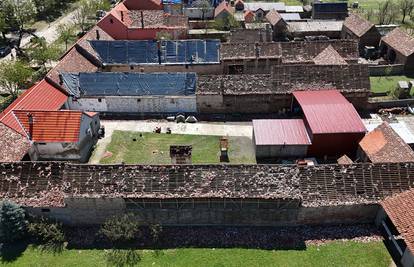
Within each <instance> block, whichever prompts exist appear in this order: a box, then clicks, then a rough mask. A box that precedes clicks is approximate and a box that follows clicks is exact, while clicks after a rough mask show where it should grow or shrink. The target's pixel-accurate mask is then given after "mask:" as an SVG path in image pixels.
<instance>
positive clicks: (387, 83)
mask: <svg viewBox="0 0 414 267" xmlns="http://www.w3.org/2000/svg"><path fill="white" fill-rule="evenodd" d="M370 80H371V91H372V92H374V93H387V92H389V91H391V90H392V89H394V88H396V86H397V82H398V81H410V80H414V77H407V76H404V75H403V76H386V77H384V76H382V77H370ZM412 93H413V92H411V94H412Z"/></svg>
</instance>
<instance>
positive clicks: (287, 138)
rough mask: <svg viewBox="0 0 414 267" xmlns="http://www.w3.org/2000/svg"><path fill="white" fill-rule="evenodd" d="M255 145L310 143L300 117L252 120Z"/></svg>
mask: <svg viewBox="0 0 414 267" xmlns="http://www.w3.org/2000/svg"><path fill="white" fill-rule="evenodd" d="M253 132H254V139H255V144H256V145H310V144H311V141H310V138H309V135H308V132H307V130H306V127H305V123H304V122H303V120H302V119H283V120H253Z"/></svg>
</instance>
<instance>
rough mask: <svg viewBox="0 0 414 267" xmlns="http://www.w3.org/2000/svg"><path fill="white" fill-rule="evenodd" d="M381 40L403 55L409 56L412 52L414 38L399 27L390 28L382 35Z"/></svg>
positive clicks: (413, 51) (413, 49) (413, 50)
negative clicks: (389, 30)
mask: <svg viewBox="0 0 414 267" xmlns="http://www.w3.org/2000/svg"><path fill="white" fill-rule="evenodd" d="M381 41H382V42H384V43H386V44H387V45H389V46H390V47H392V48H393V49H394V50H395V51H397V52H399V53H401V54H403V55H404V56H410V55H412V54H413V53H414V38H413V37H412V36H410V35H408V33H406V32H405V31H403V30H401V29H400V28H395V29H394V30H392V31H391V32H390V33H388V34H387V35H386V36H384V37H382V39H381Z"/></svg>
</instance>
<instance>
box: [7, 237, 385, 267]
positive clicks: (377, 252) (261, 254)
mask: <svg viewBox="0 0 414 267" xmlns="http://www.w3.org/2000/svg"><path fill="white" fill-rule="evenodd" d="M140 253H141V262H140V263H139V264H138V266H151V267H157V266H180V267H185V266H188V267H192V266H198V267H202V266H206V267H207V266H208V267H211V266H217V267H218V266H220V267H225V266H226V267H227V266H235V267H236V266H237V267H238V266H249V267H250V266H365V267H369V266H373V267H374V266H375V267H382V266H383V267H388V266H389V265H390V263H391V258H390V256H389V254H388V252H387V250H386V248H385V246H384V245H383V243H382V242H371V243H356V242H353V241H347V242H333V243H329V244H325V245H320V246H315V245H311V246H308V247H307V248H306V249H305V250H258V249H238V248H235V249H214V248H213V249H192V248H189V249H187V248H186V249H168V250H156V251H153V250H144V251H140ZM0 264H1V265H0V266H42V267H48V266H59V267H69V266H70V267H72V266H88V267H92V266H107V264H106V262H105V251H104V250H64V251H63V252H61V253H52V252H45V251H40V250H39V249H36V248H33V247H29V248H27V249H26V250H25V251H24V252H23V253H22V254H21V255H19V256H17V258H8V259H7V260H5V258H2V262H1V263H0Z"/></svg>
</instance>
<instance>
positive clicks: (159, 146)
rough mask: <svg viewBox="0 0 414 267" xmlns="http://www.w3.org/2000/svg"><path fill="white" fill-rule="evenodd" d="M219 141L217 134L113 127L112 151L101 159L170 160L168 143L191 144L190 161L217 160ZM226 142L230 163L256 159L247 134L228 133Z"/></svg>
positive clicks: (128, 161)
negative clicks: (228, 136) (116, 128)
mask: <svg viewBox="0 0 414 267" xmlns="http://www.w3.org/2000/svg"><path fill="white" fill-rule="evenodd" d="M140 135H142V136H140ZM134 140H135V141H134ZM219 141H220V137H218V136H204V135H180V134H155V133H139V132H125V131H114V133H113V135H112V140H111V143H110V144H109V145H108V147H107V151H109V152H111V153H112V154H113V155H112V156H110V157H107V158H103V159H101V161H100V162H101V163H104V164H105V163H120V162H125V163H127V164H134V163H135V164H169V163H171V159H170V152H169V151H170V145H192V146H193V153H192V161H193V163H218V162H219V155H220V154H219ZM229 146H230V148H229V157H230V163H255V156H254V151H253V145H252V143H251V140H250V139H249V138H243V137H240V138H233V137H230V138H229ZM249 146H250V147H249Z"/></svg>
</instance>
